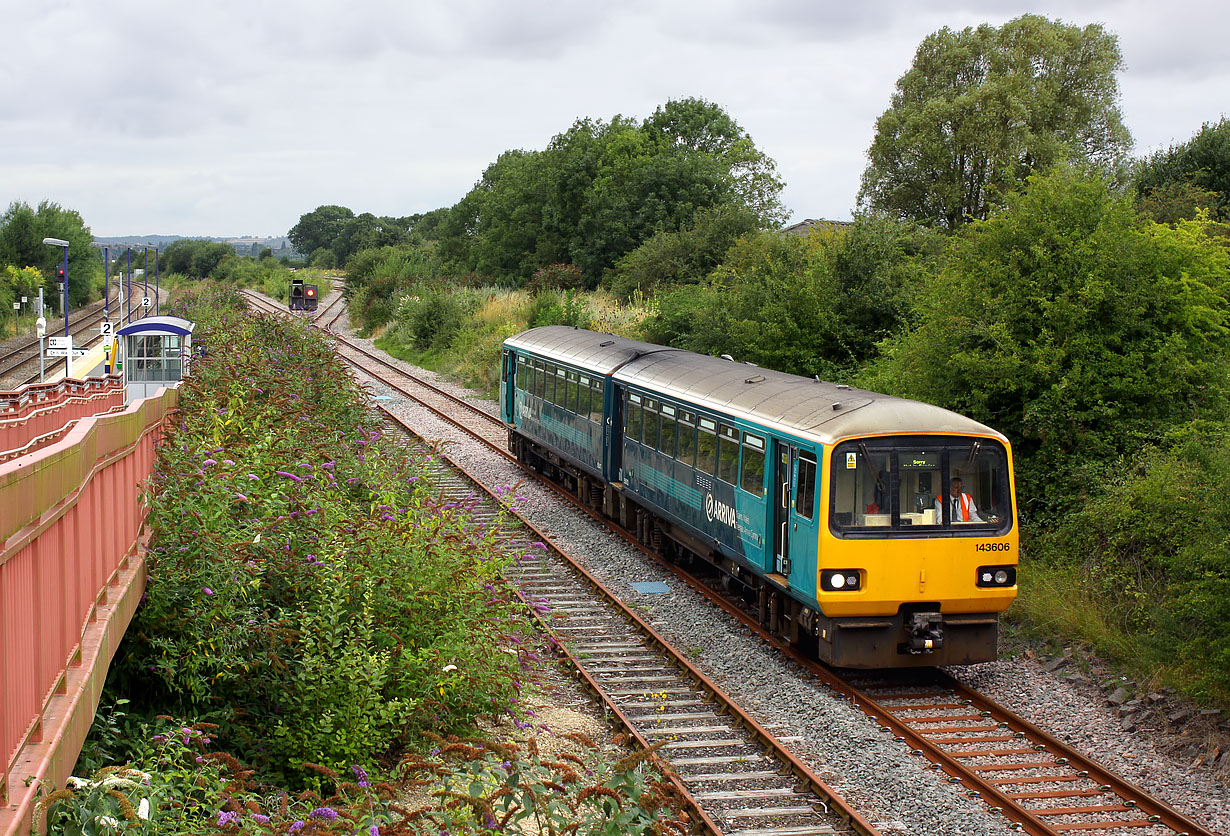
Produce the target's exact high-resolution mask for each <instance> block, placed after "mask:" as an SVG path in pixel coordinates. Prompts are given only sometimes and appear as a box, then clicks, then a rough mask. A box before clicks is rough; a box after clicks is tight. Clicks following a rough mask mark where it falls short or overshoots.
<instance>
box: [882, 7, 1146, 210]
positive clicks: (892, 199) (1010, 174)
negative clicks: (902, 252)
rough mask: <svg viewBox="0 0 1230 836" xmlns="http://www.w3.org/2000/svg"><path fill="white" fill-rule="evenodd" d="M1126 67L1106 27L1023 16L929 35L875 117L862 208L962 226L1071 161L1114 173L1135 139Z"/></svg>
mask: <svg viewBox="0 0 1230 836" xmlns="http://www.w3.org/2000/svg"><path fill="white" fill-rule="evenodd" d="M1122 66H1123V60H1122V57H1121V56H1120V53H1119V44H1118V39H1117V38H1116V37H1115V36H1114V35H1113V34H1111V33H1109V32H1107V31H1106V30H1104V29H1103V28H1102V27H1101V26H1100V25H1097V24H1090V25H1088V26H1085V27H1084V28H1080V27H1077V26H1070V25H1067V24H1064V23H1061V22H1058V21H1051V20H1048V19H1046V18H1044V17H1040V16H1038V15H1024V16H1022V17H1019V18H1016V19H1015V20H1012V21H1009V22H1008V23H1006V24H1004V25H1003V26H1002V27H999V28H996V27H994V26H990V25H987V24H983V25H981V26H979V27H977V28H966V29H963V30H961V31H960V32H954V31H953V30H951V29H948V28H947V27H945V28H943V29H941V30H939V31H938V32H936V33H934V34H932V35H929V36H928V37H927V38H926V39H925V40H924V41H923V42H922V44H921V45H920V46H919V47H918V51H917V53H916V54H915V56H914V64H913V66H912V67H911V68H910V70H909V72H907V73H906V74H905V75H903V76H902V77H901V78H900V79H898V81H897V89H896V92H895V93H894V94H893V97H892V102H891V104H890V106H889V108H888V110H886V111H884V113H883V114H882V115H881V116H880V118H879V119H878V120H877V121H876V134H875V138H874V140H873V141H872V144H871V148H870V150H869V151H868V157H869V163H868V166H867V168H866V170H865V171H864V172H863V180H862V188H861V190H860V192H859V200H860V202H861V204H862V205H863V206H865V207H867V208H871V209H875V210H881V211H884V212H887V213H889V214H891V215H894V216H897V217H902V218H909V219H912V220H915V221H918V222H920V223H928V224H939V225H942V226H943V227H945V228H947V229H950V230H952V229H956V228H957V227H958V226H960V225H961V224H962V223H964V222H966V221H968V220H981V219H985V218H986V217H987V216H988V215H989V213H990V211H991V210H992V208H993V207H994V206H995V205H997V204H998V203H1000V202H1001V201H1002V200H1003V199H1004V197H1005V195H1006V194H1007V193H1008V192H1010V191H1012V190H1013V189H1015V188H1017V187H1019V186H1020V185H1022V184H1023V183H1024V182H1025V180H1026V178H1028V177H1029V175H1030V174H1032V173H1033V172H1035V171H1040V170H1044V169H1046V168H1047V167H1049V166H1051V165H1053V164H1054V163H1056V162H1059V161H1061V160H1066V161H1086V162H1089V163H1091V164H1093V165H1094V166H1095V167H1096V168H1099V169H1102V170H1110V169H1112V168H1114V167H1115V166H1116V165H1117V164H1119V163H1120V162H1121V161H1122V160H1123V159H1124V157H1125V155H1126V153H1127V151H1128V149H1129V148H1130V147H1131V142H1132V140H1131V135H1130V134H1129V133H1128V130H1127V128H1126V127H1124V125H1123V121H1122V119H1121V118H1120V113H1119V107H1118V99H1119V83H1118V80H1117V78H1116V73H1117V72H1118V71H1119V70H1120V69H1121V68H1122Z"/></svg>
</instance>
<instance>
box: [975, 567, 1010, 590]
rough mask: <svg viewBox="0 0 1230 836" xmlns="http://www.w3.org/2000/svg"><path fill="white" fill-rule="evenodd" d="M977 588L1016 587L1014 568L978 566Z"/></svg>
mask: <svg viewBox="0 0 1230 836" xmlns="http://www.w3.org/2000/svg"><path fill="white" fill-rule="evenodd" d="M977 577H978V586H991V587H994V586H1016V567H1015V566H979V567H978V574H977Z"/></svg>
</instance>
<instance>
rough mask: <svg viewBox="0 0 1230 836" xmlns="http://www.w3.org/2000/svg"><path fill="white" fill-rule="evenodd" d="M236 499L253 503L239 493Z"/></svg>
mask: <svg viewBox="0 0 1230 836" xmlns="http://www.w3.org/2000/svg"><path fill="white" fill-rule="evenodd" d="M235 498H236V499H241V500H243V501H244V502H251V501H252V500H250V499H248V498H247V497H246V496H244V495H243V494H241V493H237V494H235Z"/></svg>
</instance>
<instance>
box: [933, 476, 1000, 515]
mask: <svg viewBox="0 0 1230 836" xmlns="http://www.w3.org/2000/svg"><path fill="white" fill-rule="evenodd" d="M947 500H948V518H949V519H950V520H952V521H953V522H954V523H963V522H984V523H997V522H999V518H998V517H996V516H994V515H991V516H990V517H988V518H983V516H982V515H981V514H979V513H978V506H977V505H975V504H974V498H973V497H972V496H970V495H969V494H967V493H966V492H965V482H964V481H962V479H961V477H960V476H954V477H953V478H952V482H951V487H950V490H949V495H948V497H947ZM943 501H944V499H943V498H942V497H938V496H937V497H936V498H935V517H936V521H937V522H938V521H939V520H940V519H941V516H942V514H943V513H944V509H943V506H942V505H941V503H942V502H943Z"/></svg>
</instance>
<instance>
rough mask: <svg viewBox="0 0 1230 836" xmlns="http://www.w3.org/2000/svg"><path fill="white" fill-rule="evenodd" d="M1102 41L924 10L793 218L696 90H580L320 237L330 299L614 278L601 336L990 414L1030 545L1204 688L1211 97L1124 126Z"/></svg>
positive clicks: (742, 141) (1213, 542) (460, 293)
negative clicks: (934, 23) (821, 198)
mask: <svg viewBox="0 0 1230 836" xmlns="http://www.w3.org/2000/svg"><path fill="white" fill-rule="evenodd" d="M1122 66H1123V61H1122V57H1121V54H1120V51H1119V46H1118V40H1117V38H1116V37H1115V35H1114V34H1113V33H1111V32H1108V31H1107V30H1105V29H1104V28H1103V27H1101V26H1099V25H1089V26H1083V27H1081V26H1074V25H1069V24H1064V23H1060V22H1056V21H1051V20H1048V19H1046V18H1042V17H1039V16H1036V15H1025V16H1023V17H1020V18H1017V19H1016V20H1013V21H1010V22H1008V23H1006V24H1004V25H1003V26H1000V27H994V26H989V25H983V26H978V27H970V28H966V29H963V30H959V31H957V30H951V29H947V28H945V29H941V30H939V31H938V32H936V33H934V34H933V35H931V36H929V37H928V38H926V39H925V40H924V41H923V42H922V43H921V44H920V46H919V48H918V50H917V53H916V55H915V58H914V62H913V65H912V66H911V67H910V68H909V70H908V71H907V72H905V73H904V74H903V75H902V76H901V78H900V79H899V80H898V82H897V85H896V89H895V91H894V93H893V94H892V96H891V99H890V101H889V105H888V107H887V108H886V110H885V111H884V113H883V114H882V115H881V116H880V118H879V119H878V120H877V123H876V131H875V136H874V139H873V141H872V144H871V147H870V148H869V151H868V165H867V168H866V170H865V172H864V173H863V177H862V184H861V189H860V193H859V196H858V207H857V210H856V211H855V213H854V220H853V221H852V222H851V223H848V224H822V225H820V226H819V228H817V229H816V230H814V231H813V232H811V234H809V235H802V236H796V235H785V234H782V232H781V231H780V230H779V228H778V227H779V225H780V221H781V219H782V210H781V206H780V203H779V201H778V195H779V193H780V189H781V180H780V179H779V177H778V175H777V173H776V167H775V165H774V164H773V162H772V160H770V159H769V158H768V157H767V156H766V155H765V154H764V153H763V152H761V151H759V150H758V149H756V147H755V145H754V143H753V142H752V140H751V138H750V137H749V136H747V134H746V132H744V131H743V130H742V128H740V127H739V126H738V123H737V122H736V121H735V120H734V118H733V117H731V116H730V115H729V114H727V113H726V112H725V111H724V110H722V108H720V107H718V106H717V105H714V104H711V103H708V102H705V101H703V100H699V99H685V100H681V101H676V102H668V103H667V104H665V105H663V106H662V107H660V108H659V109H658V110H657V111H656V112H655V113H654V114H653V115H652V116H651V117H649V118H646V119H644V120H640V121H638V120H634V119H630V118H627V117H622V116H616V117H613V118H611V119H609V120H600V119H592V118H584V119H580V120H578V121H577V122H575V123H574V124H573V125H572V127H571V128H569V129H568V130H566V131H564V132H563V133H561V134H559V135H557V136H556V137H555V138H554V139H553V140H552V141H551V142H550V143H549V144H548V146H547V147H546V148H545V149H543V150H541V151H524V150H515V151H509V152H506V153H505V154H503V155H501V156H500V157H499V158H498V159H497V160H496V161H495V162H494V163H492V164H491V165H490V166H489V167H488V168H487V169H486V171H484V172H483V175H482V177H481V178H480V180H479V181H478V183H477V184H476V185H475V187H474V188H473V189H472V190H471V191H470V192H469V193H467V194H466V195H465V196H464V197H463V198H462V199H461V200H460V201H459V202H458V203H456V204H454V205H453V206H450V207H444V208H441V209H437V210H435V211H433V212H429V213H426V214H423V215H419V216H414V217H412V218H409V219H403V220H408V222H407V223H406V224H405V225H404V227H405V228H404V229H402V230H399V232H398V235H399V236H403V237H402V239H401V241H400V243H397V244H394V245H382V246H375V247H372V248H368V249H360V250H357V251H355V252H354V253H353V254H352V255H350V257H349V259H348V260H347V262H346V266H347V272H348V288H347V293H348V294H350V296H351V299H350V301H351V305H352V312H353V314H354V316H355V321H356V322H359V323H361V324H362V325H363V326H364V327H367V328H369V329H375V328H378V327H383V326H385V325H387V326H388V328H389V331H388V333H389V334H390V339H391V340H393V341H396V340H404V341H405V344H406V345H407V347H408V348H409V349H411V350H413V351H418V352H424V351H428V352H430V355H431V356H432V357H439V356H446V355H447V353H448V352H449V351H450V350H451V351H456V352H465V351H467V350H469V347H470V346H472V345H474V344H475V339H474V337H473V334H475V333H477V332H479V331H481V330H482V329H483V328H484V327H486V326H485V325H484V322H483V321H480V320H479V319H475V317H478V316H480V314H481V316H482V317H488V318H490V313H489V312H488V311H487V308H489V307H490V304H491V300H492V299H493V298H494V296H492V295H491V294H490V293H488V295H487V296H484V293H485V291H482V290H478V288H483V287H501V288H522V289H523V291H522V293H523V298H525V299H526V302H525V303H524V304H525V308H524V309H523V310H522V312H521V313H520V314H519V315H517V316H510V317H509V318H508V322H510V323H511V322H514V321H515V322H517V323H519V325H520V327H524V325H529V324H544V323H546V322H566V323H568V324H576V325H585V324H587V323H595V322H605V321H608V320H604V319H602V315H600V314H599V313H597V309H598V307H600V306H601V305H600V304H599V303H598V302H595V301H594V300H593V299H590V298H588V297H582V296H577V295H576V294H577V293H581V292H584V291H588V290H592V289H597V291H598V294H599V297H603V298H609V297H614V299H615V300H616V301H625V302H626V301H628V300H637V301H643V302H644V308H645V310H646V312H647V313H646V315H645V316H644V317H642V318H641V319H639V320H638V321H637V323H636V324H635V325H634V326H630V327H628V328H627V332H628V335H629V336H634V337H639V338H645V339H650V340H654V341H657V342H663V343H669V344H671V345H675V346H679V347H683V348H688V349H692V350H696V351H701V352H705V353H710V354H731V355H733V356H734V357H736V358H737V359H739V360H747V361H751V362H755V363H759V364H761V365H765V366H770V367H773V368H777V369H781V370H784V371H790V372H795V373H799V374H803V375H807V376H811V375H819V376H821V377H822V378H826V379H830V380H835V381H838V382H845V383H851V384H855V385H862V386H866V387H868V388H872V389H875V390H878V391H884V392H888V393H891V394H897V395H902V396H906V397H912V398H917V399H920V400H924V401H928V402H931V403H935V404H939V405H941V406H945V407H948V408H951V409H953V410H956V411H958V412H962V413H964V414H967V415H970V416H971V417H974V418H976V419H978V420H981V421H984V422H985V423H987V424H989V425H990V426H993V427H996V428H998V429H1000V430H1001V431H1003V432H1005V433H1006V434H1007V435H1008V436H1009V438H1010V439H1011V440H1012V442H1013V445H1014V451H1015V453H1016V459H1017V475H1018V484H1017V488H1018V494H1019V498H1020V510H1021V518H1022V521H1023V524H1024V526H1025V529H1026V530H1025V532H1024V533H1025V535H1026V536H1025V544H1026V545H1025V549H1026V553H1027V554H1028V555H1030V556H1031V557H1032V558H1033V559H1034V565H1035V566H1036V567H1038V569H1037V571H1039V572H1043V573H1046V572H1049V573H1050V575H1049V577H1052V578H1055V577H1061V576H1062V577H1067V578H1069V579H1070V580H1071V582H1072V583H1071V586H1073V588H1076V589H1081V590H1084V593H1085V594H1089V595H1092V596H1093V597H1094V598H1095V599H1098V600H1100V601H1101V602H1102V603H1103V604H1105V605H1107V606H1109V605H1111V604H1113V605H1114V606H1116V607H1118V615H1116V616H1113V617H1110V616H1108V619H1109V620H1111V621H1114V620H1115V619H1116V618H1117V619H1119V620H1121V621H1122V626H1123V628H1124V629H1127V630H1129V631H1131V632H1133V633H1135V634H1145V635H1151V636H1155V637H1157V639H1156V645H1155V646H1154V649H1155V650H1157V651H1158V652H1159V653H1164V652H1165V648H1166V647H1167V646H1168V645H1169V646H1176V645H1182V646H1183V648H1184V650H1183V651H1181V652H1180V654H1179V656H1178V657H1175V658H1180V659H1186V660H1187V661H1185V662H1184V664H1188V663H1189V662H1190V666H1191V671H1190V675H1191V677H1192V680H1193V681H1194V682H1195V683H1196V685H1194V686H1193V688H1194V690H1195V691H1196V692H1198V693H1200V694H1202V695H1203V696H1205V697H1206V698H1212V696H1213V695H1219V698H1220V699H1223V700H1230V673H1227V671H1230V640H1227V639H1224V638H1221V637H1219V635H1218V634H1217V632H1216V631H1215V630H1211V629H1209V625H1211V624H1215V623H1220V620H1224V618H1225V617H1227V616H1230V603H1227V602H1230V595H1228V594H1225V593H1227V592H1230V545H1228V544H1230V510H1227V506H1226V505H1225V503H1224V501H1215V500H1214V498H1216V497H1219V496H1220V497H1224V496H1226V495H1230V445H1228V444H1227V443H1226V442H1227V440H1228V438H1230V426H1228V424H1230V422H1228V419H1227V417H1226V416H1227V415H1228V414H1230V410H1228V409H1227V407H1228V406H1230V377H1228V371H1227V370H1228V369H1230V362H1227V361H1230V260H1228V259H1230V255H1228V252H1230V225H1228V224H1227V222H1228V221H1230V215H1228V212H1230V208H1228V204H1227V195H1230V191H1228V189H1227V186H1228V185H1230V184H1228V183H1227V178H1228V177H1230V122H1227V120H1226V119H1225V118H1224V117H1222V118H1221V119H1220V120H1219V121H1211V122H1209V123H1207V124H1205V125H1203V126H1201V127H1200V128H1199V129H1198V131H1197V132H1196V133H1195V134H1194V136H1192V138H1191V139H1190V140H1189V141H1187V142H1184V143H1178V144H1175V145H1173V146H1171V147H1170V148H1167V149H1164V150H1158V151H1154V152H1152V153H1149V154H1146V155H1143V156H1141V157H1136V158H1134V157H1132V156H1130V153H1129V152H1130V150H1131V147H1132V140H1131V136H1130V134H1129V132H1128V131H1127V129H1126V127H1125V126H1124V124H1123V120H1122V114H1121V112H1120V109H1119V88H1118V79H1117V74H1118V72H1119V71H1120V70H1121V69H1122ZM336 208H337V207H321V208H320V209H318V210H316V211H315V212H309V213H307V214H306V215H304V217H303V219H301V224H306V225H307V226H309V227H310V226H312V225H313V224H316V223H317V221H319V220H321V219H322V218H321V215H324V214H328V212H325V211H324V210H330V211H332V210H333V209H336ZM346 212H347V213H349V210H346ZM343 226H344V223H343ZM292 240H295V238H294V234H292ZM296 244H297V245H298V244H299V241H296ZM320 246H321V247H328V248H329V249H330V252H331V254H332V255H336V254H337V253H338V252H340V251H341V249H340V248H337V247H336V239H334V240H333V241H329V240H323V239H322V242H321V243H320ZM299 248H300V249H301V250H302V249H303V247H299ZM561 291H562V292H563V295H561ZM484 299H486V300H487V301H483V300H484ZM603 304H605V303H603ZM484 306H486V307H484ZM480 309H481V310H480ZM467 317H468V319H467ZM491 344H492V343H485V344H484V345H491ZM494 344H498V342H496V343H494ZM485 350H489V349H485ZM460 362H463V363H465V364H470V365H472V364H473V362H474V361H472V360H469V359H466V360H464V361H460ZM491 362H492V364H493V365H494V362H495V361H494V360H492V361H491ZM1176 473H1180V474H1182V475H1183V482H1182V484H1179V485H1169V484H1167V483H1165V482H1164V480H1162V479H1161V477H1160V475H1161V474H1168V475H1173V474H1176ZM1150 501H1151V502H1152V503H1153V504H1149V502H1150ZM1095 511H1096V513H1097V514H1099V515H1100V516H1098V517H1097V518H1096V520H1094V519H1091V518H1090V517H1089V515H1090V514H1091V513H1095ZM1175 520H1182V521H1183V524H1180V525H1173V524H1170V522H1173V521H1175ZM1095 532H1096V534H1095ZM1212 590H1221V592H1220V593H1218V594H1219V595H1220V597H1217V595H1212V594H1211V591H1212ZM1218 601H1220V602H1221V603H1218ZM1185 653H1186V654H1188V655H1186V656H1185V655H1184V654H1185ZM1162 658H1165V657H1164V656H1163V657H1162ZM1172 661H1173V660H1172ZM1214 661H1216V662H1217V663H1218V664H1216V665H1212V666H1210V663H1211V662H1214ZM1200 670H1204V671H1205V672H1204V673H1201V672H1199V671H1200ZM1210 670H1211V671H1221V673H1212V674H1210V673H1208V672H1207V671H1210Z"/></svg>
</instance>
